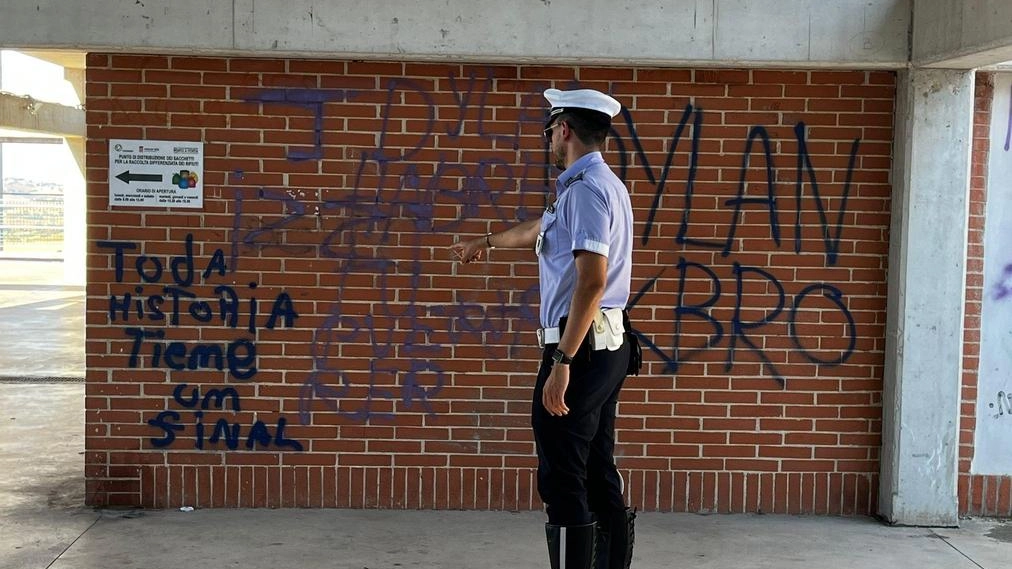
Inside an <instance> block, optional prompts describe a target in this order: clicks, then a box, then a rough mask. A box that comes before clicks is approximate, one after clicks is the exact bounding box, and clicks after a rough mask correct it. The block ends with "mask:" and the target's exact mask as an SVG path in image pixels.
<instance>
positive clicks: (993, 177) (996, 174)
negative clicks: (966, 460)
mask: <svg viewBox="0 0 1012 569" xmlns="http://www.w3.org/2000/svg"><path fill="white" fill-rule="evenodd" d="M1010 141H1012V73H995V74H994V100H993V101H992V102H991V133H990V152H989V154H990V156H989V158H988V166H987V207H986V211H985V216H986V218H985V219H986V221H985V227H984V290H983V299H982V301H981V314H980V363H979V364H978V365H979V367H978V372H977V373H978V376H977V425H976V428H975V429H974V436H973V439H974V440H973V446H974V452H973V463H972V464H971V466H970V471H971V472H973V473H974V474H998V475H1008V474H1012V248H1010V247H1009V241H1010V240H1012V148H1010Z"/></svg>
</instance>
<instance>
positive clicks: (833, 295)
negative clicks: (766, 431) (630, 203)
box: [622, 105, 860, 386]
mask: <svg viewBox="0 0 1012 569" xmlns="http://www.w3.org/2000/svg"><path fill="white" fill-rule="evenodd" d="M622 112H623V117H624V118H625V120H626V124H627V126H628V129H629V132H630V133H631V138H632V141H633V147H634V148H635V152H636V155H637V156H638V157H639V160H640V162H641V163H642V164H644V165H645V168H644V171H645V173H646V176H647V179H648V180H650V183H651V184H653V185H654V186H655V188H656V191H655V194H654V202H653V207H652V208H651V210H650V214H649V216H648V217H647V221H646V224H645V227H644V230H643V237H642V244H643V245H644V246H645V245H647V244H648V243H649V241H650V235H651V231H652V228H653V224H654V220H655V217H656V214H657V212H658V209H659V206H660V201H661V197H662V196H663V194H664V190H665V187H666V183H667V179H668V174H669V172H670V169H671V165H672V161H673V158H674V155H675V152H676V151H677V150H678V146H679V143H680V142H681V140H682V135H683V134H684V132H685V128H686V125H687V124H688V122H689V119H690V117H694V118H693V128H692V140H691V152H690V156H689V173H688V179H687V181H686V183H685V190H684V207H683V209H682V219H681V225H680V227H679V231H678V236H677V237H676V238H675V240H676V242H677V243H679V244H682V245H687V246H690V247H698V248H704V249H711V250H719V251H720V253H721V255H722V256H724V257H727V256H728V255H730V254H731V252H732V248H733V246H734V243H735V234H736V231H737V227H738V224H739V222H740V220H741V215H742V212H743V206H746V205H753V206H760V207H762V208H765V209H766V210H767V211H768V220H769V221H768V224H769V230H770V239H771V240H772V241H773V242H774V243H775V244H776V245H777V247H779V246H780V224H779V215H778V211H777V200H776V197H777V196H776V184H775V180H776V173H775V165H774V158H773V151H772V145H771V143H770V137H769V134H768V133H767V131H766V129H765V128H763V127H761V126H756V127H753V128H752V129H751V130H750V132H749V135H748V138H747V140H746V142H745V151H744V153H743V154H742V160H741V168H740V169H739V175H738V183H737V195H736V196H735V197H734V198H732V199H729V200H726V201H725V202H724V203H723V205H724V206H725V207H728V208H731V210H730V215H729V222H728V224H727V226H726V228H727V229H726V237H725V239H724V240H723V241H713V240H703V239H694V238H690V237H687V234H688V230H689V219H690V217H691V215H692V208H693V190H694V184H695V180H696V172H697V164H698V157H699V141H700V139H701V138H702V136H703V132H704V127H703V111H702V110H700V109H695V108H694V107H693V106H692V105H686V107H685V111H684V112H683V113H682V118H681V120H680V121H679V123H678V125H677V127H676V129H675V133H674V135H673V137H672V142H671V144H670V146H669V150H668V155H667V157H666V160H665V163H664V167H663V169H662V170H661V174H660V176H659V177H657V176H655V174H654V171H653V168H652V167H651V166H650V161H649V160H648V158H647V155H646V153H645V152H644V151H643V147H642V145H641V144H640V142H639V138H638V137H637V136H636V126H635V123H634V122H633V120H632V116H631V114H630V113H629V110H628V109H625V108H623V109H622ZM794 134H795V139H796V142H797V145H798V152H797V161H796V178H795V204H796V206H795V231H794V234H795V241H794V251H795V253H801V252H802V239H801V235H802V226H801V214H802V211H803V204H804V203H805V199H804V196H805V192H804V189H805V181H806V180H807V182H808V186H809V188H810V191H811V194H812V195H811V200H810V201H811V202H812V203H814V206H815V210H816V212H817V213H818V215H819V224H820V229H821V231H820V233H821V235H822V237H823V245H824V247H825V255H826V263H827V264H828V265H830V266H832V265H835V264H836V262H837V258H838V255H839V248H840V239H841V236H842V233H843V225H844V223H843V220H844V215H845V214H846V208H847V198H848V197H849V195H850V190H851V180H852V175H853V171H854V165H855V163H856V159H857V152H858V149H859V146H860V141H859V140H854V141H853V142H852V143H851V148H850V158H849V161H848V164H847V176H846V180H845V182H844V187H843V191H842V194H841V200H840V207H839V210H838V211H837V215H836V219H835V220H834V221H835V223H833V224H831V223H830V220H829V217H828V214H827V211H826V206H825V204H824V202H823V199H822V197H821V195H820V193H819V183H818V178H817V175H816V171H815V168H814V166H813V165H812V160H811V156H810V155H809V153H808V145H807V141H806V137H805V125H804V123H798V124H797V125H795V127H794ZM757 140H758V141H759V142H760V144H761V145H762V156H763V159H764V164H765V174H766V184H765V186H766V195H765V196H764V197H758V198H755V197H751V198H750V197H747V196H746V189H747V186H746V176H747V173H748V170H749V162H750V159H751V157H752V154H753V145H754V143H755V142H756V141H757ZM676 268H677V270H678V275H679V286H678V293H677V294H678V297H677V298H678V303H677V305H676V306H675V307H674V324H675V334H674V337H675V345H674V349H673V350H672V352H671V354H670V355H669V354H668V353H667V352H665V351H664V350H663V349H661V348H660V347H658V346H657V345H656V344H655V343H654V342H653V341H652V339H651V338H649V337H647V336H645V335H643V334H638V336H639V338H640V341H641V342H642V343H643V344H644V345H645V346H646V347H647V348H648V349H650V350H651V351H652V352H654V353H655V354H657V355H658V356H659V357H660V358H661V359H662V360H663V361H664V362H665V363H666V370H667V371H669V372H672V373H674V372H677V371H678V365H679V363H680V362H686V361H689V360H691V359H692V357H693V356H695V355H697V354H699V353H701V352H703V351H706V350H709V349H712V348H715V347H717V346H718V345H719V344H720V342H721V341H722V339H723V338H724V335H725V329H729V330H730V335H729V341H728V348H727V357H726V364H725V370H726V371H731V369H732V367H733V366H734V362H735V351H736V349H737V345H738V343H739V342H741V344H743V345H744V346H746V347H747V349H748V350H750V351H752V352H753V353H754V354H755V355H756V357H758V358H759V360H760V361H761V362H763V364H764V365H765V367H766V369H767V373H768V374H769V375H771V376H772V377H774V378H775V379H776V380H777V381H778V382H779V383H780V385H781V386H783V385H785V382H786V378H785V377H784V376H783V375H782V374H781V373H780V371H779V370H778V369H777V367H776V366H775V365H774V364H773V362H772V361H771V360H770V358H769V357H768V356H767V354H766V353H765V352H764V350H763V349H762V348H760V347H759V346H758V345H757V344H756V343H755V342H753V341H752V340H751V339H750V338H749V337H748V335H747V334H746V332H748V331H750V330H751V331H758V329H760V328H762V327H763V326H765V325H766V324H769V323H772V322H774V321H775V320H776V318H777V317H778V316H779V315H780V314H781V313H782V312H783V310H784V308H785V304H784V300H785V291H784V287H783V286H782V285H781V284H780V282H779V281H778V280H777V278H776V277H774V276H773V275H772V274H771V273H769V272H767V271H765V270H763V269H761V268H759V267H747V266H743V265H741V264H740V263H738V262H734V266H733V270H732V277H733V278H734V282H735V285H736V286H735V288H734V290H735V306H734V313H733V316H732V319H731V322H730V323H729V324H728V326H727V328H725V326H724V325H723V324H721V323H720V322H718V321H717V320H716V319H715V318H714V317H713V316H712V315H711V311H710V308H711V307H713V306H714V305H716V304H717V301H718V300H719V299H720V297H721V279H720V277H719V276H718V275H717V274H716V273H715V272H714V271H713V270H712V269H711V268H709V267H708V266H706V265H703V264H700V263H693V262H689V261H687V260H685V258H681V259H680V260H679V263H678V265H677V267H676ZM690 270H694V271H695V272H697V273H702V274H703V275H704V276H705V278H707V279H709V280H710V282H711V290H712V291H713V292H712V296H711V297H710V298H709V299H708V300H706V301H704V302H702V303H700V304H686V302H685V291H686V287H685V284H686V277H687V275H688V273H689V271H690ZM665 272H666V269H663V270H661V271H660V272H659V273H658V274H657V275H656V276H655V277H654V278H653V279H651V280H650V281H649V282H648V283H647V284H646V286H644V287H643V288H642V289H641V290H640V291H639V293H638V294H636V295H635V296H634V297H633V299H632V300H631V301H630V303H629V306H630V309H632V307H635V306H637V305H638V304H639V303H640V302H641V301H642V299H643V297H644V295H645V294H647V293H648V291H649V290H650V289H652V288H653V286H654V284H655V283H656V281H657V280H658V279H660V278H661V276H662V275H663V274H664V273H665ZM746 275H748V276H751V277H753V278H756V277H757V278H759V279H762V280H765V281H767V282H768V283H769V284H770V285H771V286H772V287H773V288H774V289H775V290H776V291H777V292H778V295H779V302H778V303H777V305H776V306H775V307H774V308H772V309H771V310H770V311H768V312H767V313H766V314H765V315H764V317H763V318H762V319H761V320H758V321H744V320H742V319H741V313H742V306H743V300H744V296H745V295H744V287H743V286H742V281H743V277H744V276H746ZM817 291H821V292H822V296H823V297H824V298H825V299H827V300H828V302H829V303H830V304H831V305H832V306H833V307H835V308H836V309H837V310H839V312H840V314H841V317H842V319H843V320H845V321H846V322H847V327H846V330H847V338H848V340H849V345H848V346H847V348H846V350H844V351H843V353H841V354H840V355H839V356H838V357H836V358H824V357H823V358H820V357H818V356H816V355H813V354H812V353H811V352H810V351H809V350H807V349H806V348H805V347H804V346H803V344H802V338H801V336H800V335H799V334H798V332H797V314H798V310H799V309H801V308H802V307H803V306H804V301H805V300H806V298H808V297H809V296H810V295H812V294H813V293H815V292H817ZM843 298H844V295H843V292H842V291H841V290H840V288H839V287H836V286H833V285H832V284H829V283H821V282H820V283H813V284H810V285H808V286H806V287H805V288H803V289H802V290H801V291H800V292H798V293H797V294H796V295H795V296H794V298H793V302H792V303H791V306H792V309H791V312H790V315H789V318H788V331H789V334H790V336H791V341H792V342H793V343H794V346H795V347H796V349H797V350H798V352H799V353H800V354H801V355H802V356H803V357H804V358H805V359H806V360H808V361H809V362H811V363H815V364H819V365H824V366H834V365H839V364H841V363H843V362H845V361H847V358H849V357H850V354H851V353H853V351H854V348H855V345H856V342H857V326H856V324H855V322H854V318H853V315H852V314H851V313H850V311H849V309H848V308H847V305H846V302H845V301H844V299H843ZM685 317H695V318H698V319H700V320H703V321H705V322H707V323H708V324H709V325H710V326H712V329H713V334H712V335H711V336H710V337H709V339H708V340H707V341H706V343H705V344H704V345H703V346H702V347H698V348H695V349H690V350H683V349H682V346H681V339H682V334H681V331H682V324H683V319H684V318H685Z"/></svg>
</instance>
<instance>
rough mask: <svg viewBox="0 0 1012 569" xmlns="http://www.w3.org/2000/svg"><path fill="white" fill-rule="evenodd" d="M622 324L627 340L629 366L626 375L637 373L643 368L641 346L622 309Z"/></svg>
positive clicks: (626, 314) (626, 313) (627, 314)
mask: <svg viewBox="0 0 1012 569" xmlns="http://www.w3.org/2000/svg"><path fill="white" fill-rule="evenodd" d="M622 324H623V325H624V326H625V336H626V340H628V342H629V367H628V369H626V372H625V374H626V375H639V374H640V369H642V368H643V348H642V347H640V340H639V338H637V337H636V334H634V333H633V329H632V324H630V323H629V313H628V312H626V311H625V310H623V311H622Z"/></svg>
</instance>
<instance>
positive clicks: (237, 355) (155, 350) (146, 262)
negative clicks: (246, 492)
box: [97, 235, 302, 450]
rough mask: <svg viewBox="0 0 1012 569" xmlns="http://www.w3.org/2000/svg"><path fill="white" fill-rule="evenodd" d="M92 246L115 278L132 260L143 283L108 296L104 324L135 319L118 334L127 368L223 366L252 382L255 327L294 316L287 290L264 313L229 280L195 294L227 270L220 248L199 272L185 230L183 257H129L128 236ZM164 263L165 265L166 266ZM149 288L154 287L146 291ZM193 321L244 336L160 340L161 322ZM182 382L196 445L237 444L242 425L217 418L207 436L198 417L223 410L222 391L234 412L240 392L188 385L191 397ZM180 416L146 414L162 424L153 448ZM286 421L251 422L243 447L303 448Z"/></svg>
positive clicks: (168, 439)
mask: <svg viewBox="0 0 1012 569" xmlns="http://www.w3.org/2000/svg"><path fill="white" fill-rule="evenodd" d="M97 245H98V247H99V248H100V249H107V250H111V251H112V253H113V255H114V262H115V275H116V277H115V278H116V283H124V282H125V280H126V278H127V275H126V274H125V273H126V271H127V267H128V266H129V265H131V264H132V266H133V272H132V273H131V274H130V277H131V280H132V278H133V277H135V276H136V278H137V279H138V280H139V282H140V283H142V284H139V285H136V286H135V287H134V288H133V290H132V292H123V293H121V294H116V293H113V294H111V295H110V296H109V305H108V306H109V311H108V317H109V322H110V323H114V324H116V323H121V324H135V325H134V326H124V327H123V328H122V330H123V334H124V335H125V336H126V337H127V338H130V339H131V340H132V343H131V349H130V358H129V360H128V363H127V365H128V367H131V368H142V367H147V368H152V369H160V368H166V369H168V370H171V372H172V373H173V375H178V374H181V373H185V372H187V371H196V370H206V369H211V370H217V371H225V370H227V371H228V375H229V376H230V377H231V378H232V379H234V380H236V381H249V380H251V379H253V377H254V376H255V375H256V373H257V349H256V341H255V339H256V335H257V329H258V328H259V327H260V326H262V327H263V328H266V329H268V330H271V329H274V328H276V327H278V326H284V327H286V328H291V327H292V326H293V325H294V324H295V320H296V318H298V316H299V315H298V313H297V312H296V311H295V307H294V305H293V303H292V299H291V297H290V296H289V295H288V293H286V292H282V293H280V294H278V295H277V296H276V297H275V299H274V302H273V304H272V305H271V308H270V312H269V313H268V314H261V311H260V309H259V301H258V299H257V298H256V297H255V296H252V295H251V296H250V297H249V298H245V299H244V298H242V296H241V295H240V293H239V292H237V291H236V290H235V289H234V288H233V287H231V286H227V285H218V286H216V287H215V288H214V294H215V295H216V297H215V298H214V299H211V300H208V299H205V298H200V297H199V296H198V295H197V294H196V293H195V292H193V290H192V287H193V286H194V285H195V284H199V283H200V282H206V281H208V279H210V278H211V277H212V275H213V276H218V277H223V276H225V274H226V272H227V271H228V267H227V265H226V262H225V254H224V252H223V251H222V250H221V249H217V250H215V251H214V253H213V254H212V255H211V258H210V259H208V261H207V264H206V266H205V268H204V270H203V272H199V273H198V272H196V266H195V260H194V256H193V236H192V235H187V236H186V240H185V243H184V244H183V253H182V255H179V256H175V257H172V258H171V259H167V260H164V261H163V260H162V259H161V258H159V257H157V256H150V255H146V254H138V255H136V256H134V257H133V258H132V259H131V258H128V254H127V253H128V252H132V251H137V250H138V249H139V246H138V244H137V243H135V242H132V241H99V242H98V243H97ZM131 261H132V263H131ZM166 267H168V268H169V270H168V271H166ZM166 273H168V274H166ZM146 287H148V288H146ZM256 288H257V283H255V282H253V283H249V290H250V291H251V294H252V291H255V290H256ZM151 289H155V291H156V292H148V291H149V290H151ZM190 323H196V324H198V325H207V324H218V325H221V326H224V327H226V328H230V329H239V327H240V325H242V327H244V328H245V330H246V332H247V333H248V334H249V336H244V337H241V338H237V339H235V340H232V341H230V342H228V343H227V344H225V345H224V346H223V345H221V344H217V343H205V342H196V343H194V342H189V343H188V342H180V341H170V342H166V341H164V339H165V327H166V325H168V326H173V327H174V326H180V325H181V324H190ZM186 388H187V384H185V383H180V384H178V385H177V387H176V389H175V390H174V392H173V398H174V400H175V402H176V403H178V404H179V405H181V406H182V407H183V408H184V409H188V410H193V412H192V414H193V418H194V421H193V425H194V447H195V448H197V449H203V448H204V444H205V441H206V442H208V443H211V444H216V443H218V442H219V441H222V442H223V443H224V444H225V446H226V447H227V448H228V449H231V450H234V449H237V448H239V442H238V441H239V438H240V432H242V431H243V425H241V424H240V423H237V422H229V421H228V420H227V419H224V418H221V419H218V420H217V422H216V423H215V425H214V426H213V427H212V429H211V434H210V436H209V437H205V425H204V424H203V422H202V420H203V411H204V410H207V409H208V408H209V406H210V405H211V404H212V403H213V404H214V405H213V408H215V409H219V410H223V409H224V403H225V399H226V397H228V398H229V401H231V408H232V411H233V412H238V411H239V410H240V402H239V394H238V392H237V391H236V390H235V389H234V388H231V387H228V388H225V389H223V390H218V389H211V390H209V391H208V392H207V393H206V394H205V395H204V397H203V399H201V398H200V396H199V389H198V388H193V389H192V390H191V392H190V393H189V396H187V395H185V390H186ZM198 403H199V409H197V408H198ZM182 418H183V417H182V415H181V414H180V413H178V412H176V411H173V410H166V411H162V412H160V413H159V414H158V416H157V417H155V418H154V419H150V420H149V421H148V424H149V425H151V426H152V427H154V428H156V429H160V431H161V435H162V436H161V437H152V438H151V443H152V445H154V446H155V448H162V447H167V446H169V445H171V444H172V443H173V442H174V441H175V439H176V436H177V435H176V434H177V433H180V434H183V433H184V432H185V431H186V429H187V424H188V423H189V421H186V422H183V423H180V421H181V420H182ZM285 424H286V419H285V418H284V417H281V418H279V419H278V422H277V424H276V425H275V426H274V428H273V431H272V430H271V428H270V427H268V426H267V425H266V424H265V423H264V422H263V421H260V420H257V421H255V422H254V423H253V424H252V425H251V426H250V427H249V429H248V431H247V437H246V448H247V449H253V448H254V446H255V445H256V443H259V444H260V445H261V447H270V446H271V445H272V444H273V445H274V446H275V447H277V448H286V449H291V450H302V444H301V443H299V442H298V441H294V440H291V439H288V438H286V437H285V435H284V430H285Z"/></svg>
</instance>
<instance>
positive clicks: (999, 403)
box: [987, 391, 1012, 419]
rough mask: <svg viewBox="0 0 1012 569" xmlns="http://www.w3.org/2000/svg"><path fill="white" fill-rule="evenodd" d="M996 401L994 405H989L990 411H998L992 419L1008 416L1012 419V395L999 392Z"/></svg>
mask: <svg viewBox="0 0 1012 569" xmlns="http://www.w3.org/2000/svg"><path fill="white" fill-rule="evenodd" d="M994 399H995V402H994V403H988V404H987V408H988V409H997V411H996V412H995V413H994V415H992V417H994V418H995V419H1000V418H1002V417H1004V416H1006V415H1008V416H1010V417H1012V393H1005V392H1004V391H999V392H998V393H997V394H995V397H994Z"/></svg>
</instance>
